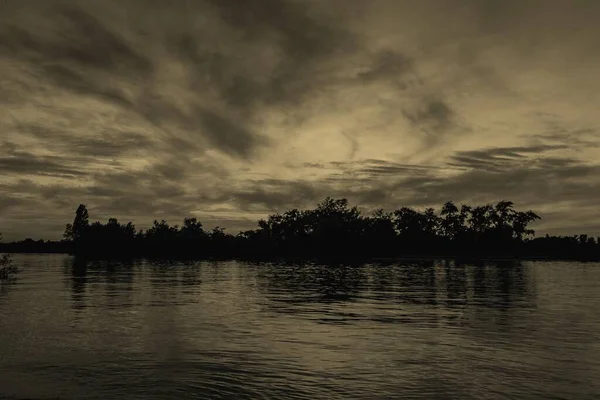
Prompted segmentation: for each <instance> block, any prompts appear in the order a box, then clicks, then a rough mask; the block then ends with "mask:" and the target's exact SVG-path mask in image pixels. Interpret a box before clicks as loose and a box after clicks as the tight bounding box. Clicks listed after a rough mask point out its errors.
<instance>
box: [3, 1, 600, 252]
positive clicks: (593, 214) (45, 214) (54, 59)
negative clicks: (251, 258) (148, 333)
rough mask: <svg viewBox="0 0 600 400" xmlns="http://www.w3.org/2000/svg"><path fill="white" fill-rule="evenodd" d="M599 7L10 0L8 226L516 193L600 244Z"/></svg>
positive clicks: (51, 230) (234, 221)
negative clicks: (333, 200) (85, 210)
mask: <svg viewBox="0 0 600 400" xmlns="http://www.w3.org/2000/svg"><path fill="white" fill-rule="evenodd" d="M599 17H600V3H598V2H595V1H586V0H577V1H572V2H564V1H552V0H550V1H548V0H545V1H541V0H527V1H517V0H508V1H503V2H499V1H495V0H462V1H451V2H439V1H433V0H424V1H419V2H414V1H408V0H406V1H397V0H375V1H368V2H367V1H355V2H347V1H342V0H331V1H327V2H321V1H312V0H305V1H304V0H268V1H260V2H254V1H247V2H238V1H233V0H231V1H223V0H218V1H217V0H198V1H184V0H177V1H168V2H167V1H161V0H153V1H141V0H139V1H134V0H123V1H120V2H118V3H117V2H94V3H92V2H77V1H74V0H73V1H68V0H62V1H59V0H56V1H51V2H50V1H34V0H31V1H27V2H25V3H23V2H3V3H1V4H0V93H2V96H0V169H1V171H2V174H1V175H0V231H2V232H3V233H4V237H5V239H7V240H12V239H22V238H25V237H28V236H31V237H36V238H37V237H41V238H59V237H60V236H61V233H62V230H63V228H64V224H65V223H66V222H69V221H70V220H71V219H72V215H73V212H74V210H75V208H76V207H77V205H78V204H79V203H81V202H83V203H85V204H87V205H88V207H89V209H90V213H91V217H92V219H102V220H105V219H107V218H108V217H109V216H116V217H118V218H120V219H123V220H132V221H134V223H136V225H137V226H138V227H145V226H148V225H149V224H150V223H151V221H152V220H153V219H154V218H158V219H161V218H165V219H168V220H171V221H172V222H174V223H175V222H180V221H181V220H182V219H183V217H184V216H188V215H194V216H197V217H199V218H200V219H201V220H202V221H203V222H204V223H205V225H207V226H214V225H220V226H225V227H228V228H229V229H230V230H232V231H234V232H235V231H236V230H237V229H245V228H249V227H252V226H254V224H255V221H256V220H257V219H258V218H261V217H264V216H265V215H266V214H268V213H272V212H277V211H283V210H285V209H288V208H292V207H310V206H314V205H315V203H316V202H318V201H320V200H321V199H322V198H324V197H325V196H328V195H329V196H340V197H341V196H343V197H348V198H349V200H351V201H352V202H355V203H358V204H360V205H362V206H364V209H365V211H369V210H373V209H376V208H379V207H383V208H387V209H392V208H396V207H400V206H414V207H426V206H440V205H441V204H442V203H443V202H445V201H447V200H450V199H452V200H454V201H456V202H471V203H478V202H493V201H498V200H500V199H509V200H512V201H514V202H515V204H516V206H517V208H532V209H534V210H535V211H537V212H538V213H540V214H541V215H542V217H544V219H543V220H542V221H541V222H538V223H537V225H536V228H537V229H538V233H542V234H543V233H546V232H548V233H561V234H562V233H569V234H570V233H580V232H587V233H589V234H592V235H600V216H599V215H598V213H597V211H596V210H597V205H596V204H595V199H596V198H597V195H598V194H599V193H600V179H599V178H598V176H599V174H598V172H599V169H600V165H599V164H598V162H597V160H598V159H599V157H598V155H599V151H598V145H599V144H600V140H599V138H600V137H599V134H600V132H599V129H600V123H599V122H598V119H597V116H596V110H597V109H598V106H600V95H599V94H598V93H600V81H599V80H598V79H597V74H596V73H595V71H597V70H598V68H599V67H600V55H599V54H598V52H597V51H596V49H597V48H598V47H599V46H600V28H599V26H598V24H597V23H596V21H597V20H598V18H599Z"/></svg>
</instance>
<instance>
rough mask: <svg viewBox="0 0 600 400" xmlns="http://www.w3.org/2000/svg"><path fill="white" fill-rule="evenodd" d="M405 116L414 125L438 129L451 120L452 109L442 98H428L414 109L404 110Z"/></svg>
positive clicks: (446, 125)
mask: <svg viewBox="0 0 600 400" xmlns="http://www.w3.org/2000/svg"><path fill="white" fill-rule="evenodd" d="M404 115H405V116H406V118H407V119H408V120H409V121H410V122H411V123H412V124H414V125H416V126H419V127H425V128H433V129H434V130H439V129H443V128H446V127H448V125H449V124H450V123H451V122H452V118H453V116H454V111H453V110H452V108H451V107H450V106H449V105H448V104H447V103H446V102H444V101H442V100H435V99H434V100H428V101H426V102H425V103H424V104H423V105H422V106H420V107H418V108H417V109H416V110H414V111H411V110H408V111H404Z"/></svg>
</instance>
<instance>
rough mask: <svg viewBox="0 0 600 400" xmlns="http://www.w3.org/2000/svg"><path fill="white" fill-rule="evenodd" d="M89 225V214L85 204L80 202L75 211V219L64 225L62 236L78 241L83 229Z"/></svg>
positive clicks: (83, 232)
mask: <svg viewBox="0 0 600 400" xmlns="http://www.w3.org/2000/svg"><path fill="white" fill-rule="evenodd" d="M89 226H90V215H89V213H88V210H87V207H86V206H85V204H80V205H79V207H77V210H76V211H75V219H73V223H72V224H67V226H66V227H65V233H64V234H63V236H64V238H65V239H67V240H72V241H75V242H76V241H80V240H81V239H82V237H83V236H84V234H85V231H86V230H87V229H88V228H89Z"/></svg>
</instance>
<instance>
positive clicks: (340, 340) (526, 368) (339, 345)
mask: <svg viewBox="0 0 600 400" xmlns="http://www.w3.org/2000/svg"><path fill="white" fill-rule="evenodd" d="M17 261H18V263H19V264H20V265H21V266H23V267H24V269H25V271H24V272H23V273H22V274H21V275H20V276H19V277H18V279H17V280H15V281H14V282H11V283H9V284H8V285H7V284H3V286H1V287H0V318H1V321H2V322H1V328H2V329H1V330H0V398H3V397H7V396H8V397H9V398H11V396H12V397H13V398H41V399H48V398H65V399H90V398H92V399H94V398H97V399H106V398H133V399H136V398H139V399H162V398H165V399H167V398H168V399H172V398H178V399H179V398H181V399H186V398H217V399H218V398H227V399H229V398H292V399H294V398H297V399H306V398H322V397H327V398H332V399H336V398H340V399H341V398H344V399H347V398H353V399H374V398H422V399H431V398H440V399H442V398H443V399H453V398H456V399H471V398H472V399H481V398H483V399H495V398H520V399H523V398H531V399H534V398H536V399H537V398H577V399H585V398H590V399H591V398H598V396H600V385H599V384H598V379H597V378H598V377H599V376H600V336H599V333H598V332H600V310H599V309H598V307H597V306H598V301H599V300H600V290H598V289H599V288H600V268H598V267H599V265H598V264H574V263H544V262H523V263H520V262H512V261H511V262H501V263H498V262H495V263H480V264H478V265H475V264H469V263H456V262H450V261H447V262H444V261H435V262H434V261H410V262H390V261H387V262H382V263H370V264H355V265H352V264H338V265H317V264H314V263H242V262H185V263H180V262H150V261H135V262H129V263H124V262H107V261H97V262H82V261H75V260H74V259H72V258H70V257H64V256H59V255H51V256H50V255H19V256H17Z"/></svg>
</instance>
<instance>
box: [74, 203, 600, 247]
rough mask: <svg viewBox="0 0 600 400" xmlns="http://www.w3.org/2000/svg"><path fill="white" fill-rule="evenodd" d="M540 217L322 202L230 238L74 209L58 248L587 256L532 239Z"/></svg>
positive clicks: (510, 211) (578, 243)
mask: <svg viewBox="0 0 600 400" xmlns="http://www.w3.org/2000/svg"><path fill="white" fill-rule="evenodd" d="M538 219H540V216H538V215H537V214H536V213H534V212H533V211H531V210H529V211H518V210H515V209H514V204H513V203H512V202H511V201H505V200H503V201H500V202H498V203H497V204H495V205H494V204H486V205H480V206H470V205H466V204H461V205H455V204H454V203H453V202H452V201H448V202H446V203H445V204H444V205H443V206H442V207H441V209H440V210H439V212H436V210H435V209H434V208H427V209H425V210H422V211H420V210H415V209H412V208H408V207H402V208H399V209H397V210H394V211H391V212H385V211H383V210H382V209H379V210H377V211H375V212H374V213H372V214H371V215H368V216H367V215H362V213H361V212H360V211H359V209H358V208H357V207H356V206H354V207H350V205H349V204H348V201H347V200H346V199H333V198H330V197H327V198H326V199H325V200H323V201H322V202H320V203H319V204H318V205H317V206H316V208H314V209H308V210H299V209H292V210H289V211H286V212H284V213H277V214H273V215H270V216H269V217H268V218H266V219H261V220H260V221H258V227H257V228H256V229H252V230H247V231H241V232H239V233H238V234H236V235H233V234H229V233H226V232H225V230H224V229H222V228H219V227H215V228H213V229H212V230H206V229H205V228H204V226H203V225H202V223H201V222H200V221H199V220H198V219H196V218H192V217H190V218H185V219H184V220H183V224H182V225H181V226H179V225H174V226H171V225H169V224H168V223H167V221H165V220H161V221H158V220H155V221H154V223H153V225H152V226H151V227H150V228H149V229H146V230H137V229H136V228H135V225H134V224H133V223H131V222H128V223H126V224H123V223H120V222H119V221H118V220H117V219H116V218H110V219H109V220H108V222H107V223H105V224H103V223H101V222H99V221H97V222H94V223H90V221H89V213H88V210H87V208H86V206H85V205H83V204H80V205H79V207H78V208H77V210H76V212H75V218H74V220H73V222H72V223H69V224H67V226H66V228H65V232H64V240H63V244H65V243H66V244H68V246H69V248H70V251H71V252H72V253H74V254H76V255H86V256H98V257H108V256H150V257H151V256H159V257H179V256H181V257H194V258H202V257H225V258H236V257H256V258H271V257H303V258H304V257H366V258H372V257H401V256H428V257H429V256H435V257H438V256H439V257H534V258H584V259H593V258H595V257H597V256H598V255H599V254H600V251H599V250H600V243H599V242H600V238H599V239H594V238H592V237H587V236H586V235H578V236H573V237H561V236H558V237H557V236H552V237H551V236H546V237H544V238H534V236H535V231H534V230H533V229H531V228H530V227H529V225H530V224H531V223H532V222H534V221H535V220H538Z"/></svg>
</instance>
